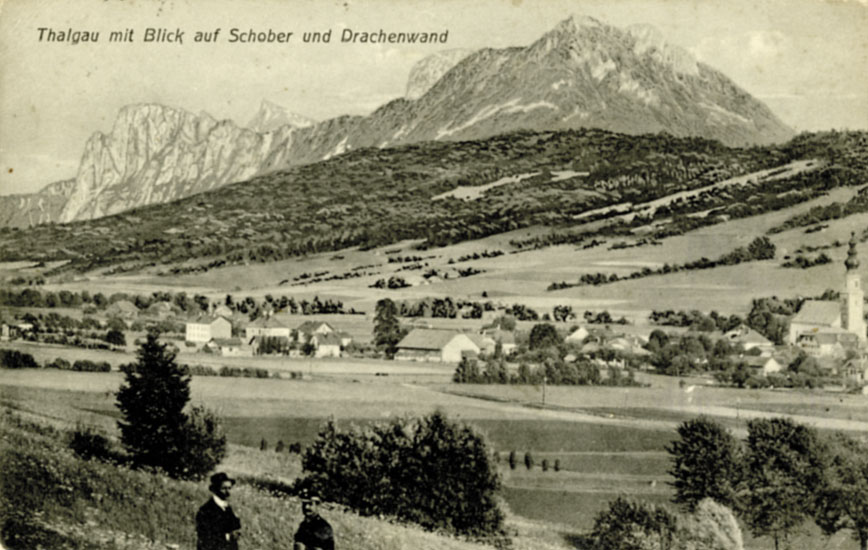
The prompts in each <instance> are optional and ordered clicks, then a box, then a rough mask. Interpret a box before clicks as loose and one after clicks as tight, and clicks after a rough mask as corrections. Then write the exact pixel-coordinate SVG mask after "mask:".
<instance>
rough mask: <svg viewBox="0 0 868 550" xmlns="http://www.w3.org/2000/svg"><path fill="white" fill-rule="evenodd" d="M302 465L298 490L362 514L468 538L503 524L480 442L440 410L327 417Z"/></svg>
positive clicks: (492, 472)
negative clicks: (342, 422)
mask: <svg viewBox="0 0 868 550" xmlns="http://www.w3.org/2000/svg"><path fill="white" fill-rule="evenodd" d="M302 467H303V469H304V472H305V473H306V475H305V477H304V478H302V479H301V480H299V482H298V483H297V485H296V489H298V490H312V491H314V492H315V493H317V494H319V495H320V496H322V498H324V499H325V500H329V501H333V502H337V503H340V504H345V505H348V506H350V507H352V508H354V509H356V510H357V511H358V512H359V513H361V514H363V515H378V514H385V515H391V516H397V517H398V518H399V519H401V520H405V521H411V522H413V523H417V524H419V525H421V526H422V527H424V528H426V529H438V530H444V531H448V532H453V533H458V534H464V535H473V536H490V535H495V534H498V533H500V532H501V530H502V524H503V514H502V512H501V511H500V509H499V508H498V506H497V503H496V501H495V495H496V492H497V491H498V489H499V488H500V479H499V478H498V476H497V473H496V469H495V467H494V465H493V464H492V463H491V454H490V453H489V452H488V449H487V446H486V444H485V440H484V439H483V438H482V437H481V436H479V435H477V434H476V433H475V432H474V431H473V430H472V429H471V428H469V427H467V426H463V425H459V424H456V423H453V422H450V421H449V420H448V419H447V418H446V417H445V415H443V414H442V413H439V412H435V413H433V414H431V415H430V416H427V417H423V418H416V419H413V418H408V419H395V420H392V421H391V422H388V423H378V424H374V425H372V426H369V427H366V428H358V427H352V428H350V429H349V430H346V431H341V430H339V429H338V428H337V426H336V425H335V423H334V422H329V423H327V424H326V425H325V427H323V429H322V430H321V431H320V433H319V435H318V436H317V439H316V441H315V442H314V443H313V445H311V446H310V447H309V448H308V449H307V451H306V452H305V453H304V456H303V458H302Z"/></svg>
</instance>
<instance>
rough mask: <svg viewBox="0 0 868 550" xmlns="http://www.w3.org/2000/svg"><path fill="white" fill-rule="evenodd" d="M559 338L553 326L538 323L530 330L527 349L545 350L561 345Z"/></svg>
mask: <svg viewBox="0 0 868 550" xmlns="http://www.w3.org/2000/svg"><path fill="white" fill-rule="evenodd" d="M561 342H562V340H561V336H560V335H559V334H558V331H557V329H556V328H555V327H554V325H551V324H549V323H539V324H536V325H534V326H533V328H532V329H531V330H530V338H529V340H528V347H529V348H530V349H531V350H538V349H545V348H548V347H552V346H557V345H559V344H561Z"/></svg>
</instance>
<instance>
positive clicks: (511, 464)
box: [509, 451, 516, 470]
mask: <svg viewBox="0 0 868 550" xmlns="http://www.w3.org/2000/svg"><path fill="white" fill-rule="evenodd" d="M515 467H516V457H515V451H509V469H510V470H515Z"/></svg>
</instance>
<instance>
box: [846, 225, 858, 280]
mask: <svg viewBox="0 0 868 550" xmlns="http://www.w3.org/2000/svg"><path fill="white" fill-rule="evenodd" d="M844 265H845V266H847V271H855V270H856V269H857V268H858V267H859V258H858V257H856V232H852V233H850V249H849V250H847V259H846V260H845V261H844Z"/></svg>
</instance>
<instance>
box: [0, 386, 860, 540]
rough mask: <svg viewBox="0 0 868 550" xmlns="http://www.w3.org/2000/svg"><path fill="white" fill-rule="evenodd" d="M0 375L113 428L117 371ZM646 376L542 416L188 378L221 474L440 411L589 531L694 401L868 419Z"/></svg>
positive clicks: (72, 418)
mask: <svg viewBox="0 0 868 550" xmlns="http://www.w3.org/2000/svg"><path fill="white" fill-rule="evenodd" d="M0 375H2V376H0V404H2V405H3V406H5V407H10V408H12V409H14V410H17V411H19V412H20V413H21V414H26V415H31V416H32V417H38V418H46V419H49V420H51V421H53V422H57V423H62V424H63V425H65V426H74V425H76V424H77V423H78V424H87V425H96V426H99V427H101V428H102V429H105V430H107V431H109V433H112V432H114V431H115V421H116V419H117V412H116V409H115V405H114V396H113V392H114V391H115V390H116V389H117V387H118V385H119V384H120V383H121V380H122V375H121V374H120V373H114V372H113V373H75V372H66V371H45V370H22V371H14V370H13V371H9V370H6V371H2V372H0ZM649 380H650V381H651V383H652V387H650V388H582V387H570V388H568V387H549V388H547V395H546V404H547V408H545V409H543V408H540V406H539V402H538V398H539V396H540V388H534V387H530V386H526V387H504V386H475V385H461V386H459V385H455V384H443V383H440V384H433V385H432V384H419V383H413V384H408V383H406V382H401V381H398V380H393V379H391V377H385V378H383V377H378V378H370V379H367V380H363V381H358V382H354V381H351V380H346V379H341V378H334V379H319V378H315V379H310V380H301V381H298V380H276V379H264V380H260V379H231V378H212V377H194V379H193V381H192V390H193V397H192V399H193V401H194V402H201V403H204V404H206V405H207V406H209V407H211V408H214V409H216V410H217V411H218V412H219V414H220V415H221V416H222V417H223V418H224V421H225V426H226V429H227V433H228V436H229V439H230V442H231V443H232V444H233V445H235V446H236V447H233V449H234V450H232V452H231V455H230V457H229V458H228V459H227V463H226V465H227V466H226V467H227V468H229V467H231V468H233V471H239V472H242V471H254V470H257V469H258V468H259V466H257V463H260V462H261V464H271V466H269V467H273V468H274V469H275V470H276V472H275V474H274V475H275V476H277V477H279V478H280V479H283V480H285V481H289V480H291V478H292V477H293V476H294V475H297V473H298V462H297V458H293V459H291V460H288V461H287V460H284V459H278V457H277V455H276V454H275V453H274V452H273V451H272V450H269V451H266V452H265V453H261V452H260V451H258V450H257V449H258V446H259V442H260V441H261V440H262V439H265V440H266V441H267V442H268V447H269V449H273V448H274V445H275V444H276V443H277V441H279V440H282V441H284V443H285V444H287V445H288V444H289V443H292V442H296V441H297V442H300V443H302V444H307V443H309V442H311V441H312V440H313V438H314V437H315V435H316V432H317V430H318V429H319V427H320V426H321V425H322V423H323V422H324V421H325V419H327V418H329V417H333V418H335V419H337V421H338V422H339V424H341V425H347V424H348V423H351V422H352V423H358V424H365V423H369V422H372V421H376V420H379V419H384V418H388V417H392V416H395V415H400V414H424V413H427V412H431V411H433V410H435V409H442V410H444V411H446V412H447V413H448V414H449V416H450V417H452V418H456V419H461V420H464V421H466V422H468V423H470V424H472V425H474V426H475V427H476V428H477V429H479V430H480V431H481V432H482V433H484V434H485V435H486V437H487V439H488V440H489V441H490V443H491V444H492V445H493V447H494V449H495V450H496V451H497V452H498V454H499V455H500V459H499V462H500V468H501V472H502V473H503V476H504V483H505V491H504V497H505V499H506V502H507V504H508V506H509V508H510V510H512V512H513V513H515V514H519V515H523V516H526V517H528V518H531V519H537V520H546V521H554V522H559V523H562V524H564V525H568V526H570V527H571V528H574V529H587V528H589V527H590V526H591V525H592V523H593V517H594V515H595V514H596V513H597V512H598V511H599V510H601V509H603V508H604V507H605V506H606V503H607V502H608V501H609V500H611V499H613V498H615V497H616V496H618V495H619V494H627V495H633V496H636V497H637V498H641V499H646V500H650V501H653V502H660V503H664V502H666V501H668V499H669V498H670V497H671V487H670V486H669V485H668V482H669V481H670V478H669V475H668V469H669V467H670V465H669V459H668V455H667V453H666V451H665V448H666V445H667V443H668V442H669V441H671V440H672V438H673V437H674V435H675V433H674V427H675V426H676V425H677V424H678V422H680V421H681V420H683V419H685V418H689V417H691V416H692V415H693V413H692V411H693V409H691V408H690V407H691V406H693V405H694V404H695V403H696V400H697V399H698V400H699V401H700V402H702V403H704V404H706V405H708V406H709V407H711V406H714V407H721V408H727V407H729V406H732V405H734V404H736V403H737V404H738V405H739V406H740V407H742V408H741V409H740V410H741V411H742V414H745V413H746V411H748V410H755V411H762V410H766V409H780V410H781V412H793V413H798V414H800V415H801V417H807V415H811V416H810V418H811V419H813V420H815V424H820V425H821V424H822V423H823V420H824V419H826V420H835V421H839V420H847V419H848V416H849V417H852V418H854V419H855V418H857V416H858V418H862V415H863V414H865V413H866V411H868V399H866V398H864V397H862V396H851V395H840V396H839V395H831V394H824V393H797V392H771V391H746V390H732V389H726V388H713V387H699V386H697V385H692V387H693V388H694V389H693V390H691V391H689V392H688V391H687V388H689V387H691V386H688V387H687V388H683V389H682V388H679V387H678V384H677V382H678V380H677V379H673V378H666V377H657V376H654V377H649ZM699 381H700V380H695V381H691V382H699ZM457 392H460V394H461V395H456V393H457ZM470 395H477V396H479V397H480V398H481V399H480V398H474V397H469V396H470ZM691 400H693V401H691ZM806 403H807V405H805V404H806ZM799 404H802V405H804V406H802V407H799ZM549 407H551V408H549ZM742 418H743V416H742ZM866 430H868V428H866ZM739 431H740V430H736V432H737V433H738V432H739ZM237 445H240V447H237ZM512 450H514V451H516V455H517V462H518V466H517V468H516V470H514V471H511V470H510V469H509V467H508V466H507V461H506V457H507V455H508V453H509V452H510V451H512ZM526 452H530V453H532V455H533V457H534V461H535V464H536V465H535V466H534V468H533V470H531V471H527V470H526V468H525V466H524V462H523V460H524V453H526ZM257 457H260V458H257ZM543 459H546V460H547V461H548V463H549V466H550V468H551V467H553V465H554V461H555V460H558V461H559V462H560V466H561V471H560V472H554V471H553V470H552V469H550V470H549V471H548V472H543V471H542V470H541V467H540V465H541V463H542V460H543ZM275 460H276V461H277V462H275ZM261 464H260V466H261ZM232 465H234V466H232ZM815 539H816V540H815ZM806 540H809V541H811V542H810V544H811V546H803V548H852V543H850V542H849V541H847V540H845V539H844V538H843V537H837V538H836V539H835V540H836V546H826V544H828V543H829V541H825V540H823V539H819V538H817V535H816V533H814V534H813V535H810V536H809V537H808V539H806ZM769 542H770V541H767V540H765V539H760V540H758V541H753V543H752V544H751V545H749V546H748V547H749V548H752V549H758V548H769V544H768V543H769Z"/></svg>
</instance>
